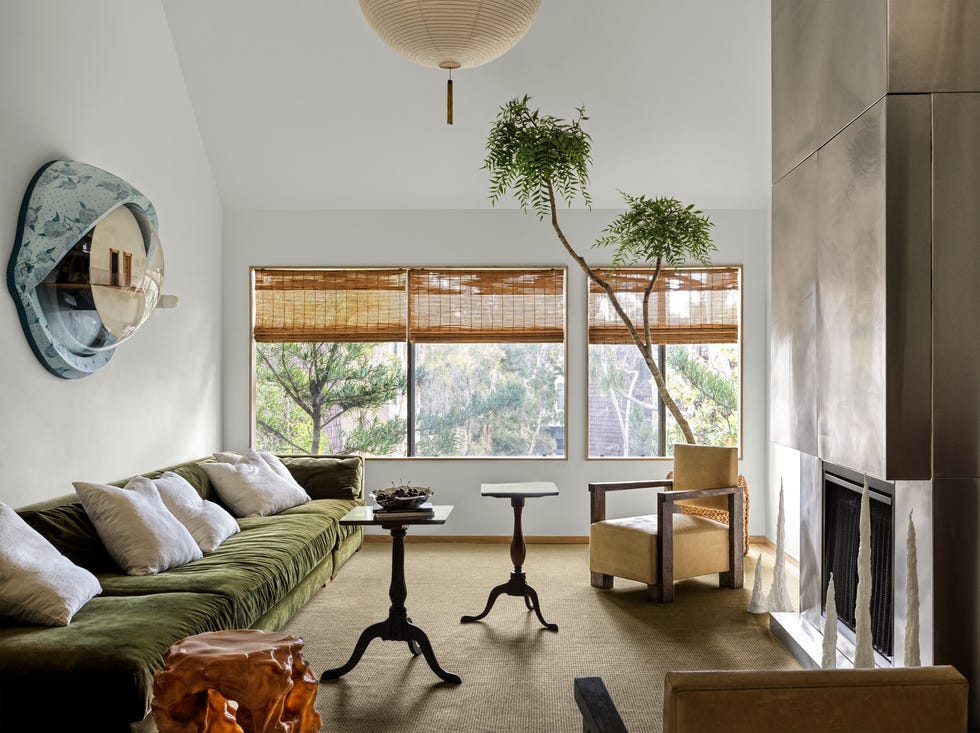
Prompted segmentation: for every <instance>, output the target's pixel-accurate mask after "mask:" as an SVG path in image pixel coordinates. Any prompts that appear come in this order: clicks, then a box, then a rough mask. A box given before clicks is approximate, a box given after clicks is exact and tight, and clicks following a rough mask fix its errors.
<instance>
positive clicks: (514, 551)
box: [459, 481, 558, 631]
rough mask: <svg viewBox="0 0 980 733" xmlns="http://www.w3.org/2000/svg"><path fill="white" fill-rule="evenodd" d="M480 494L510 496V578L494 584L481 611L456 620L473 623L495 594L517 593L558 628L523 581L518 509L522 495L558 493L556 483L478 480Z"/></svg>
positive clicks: (550, 627)
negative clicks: (503, 482) (509, 482)
mask: <svg viewBox="0 0 980 733" xmlns="http://www.w3.org/2000/svg"><path fill="white" fill-rule="evenodd" d="M480 494H481V495H483V496H490V497H498V498H502V499H510V505H511V506H512V507H513V508H514V534H513V536H512V538H511V541H510V559H511V562H512V563H513V564H514V569H513V570H512V571H511V574H510V580H508V581H507V582H506V583H502V584H501V585H498V586H497V587H496V588H494V589H493V590H491V591H490V597H489V598H487V605H486V607H485V608H484V609H483V611H482V613H480V614H478V615H476V616H463V617H462V618H461V619H460V620H459V621H460V623H463V624H469V623H473V622H474V621H479V620H480V619H481V618H485V617H486V615H487V614H488V613H490V609H491V608H493V604H494V603H496V601H497V598H499V597H500V596H501V595H503V594H507V595H509V596H519V597H522V598H524V605H525V606H527V609H528V610H529V611H534V612H535V613H536V614H537V616H538V621H540V622H541V625H542V626H544V627H545V628H546V629H548V631H558V624H552V623H549V622H547V621H545V620H544V616H542V615H541V604H540V602H539V601H538V593H537V591H535V590H534V588H532V587H531V586H530V585H528V583H527V578H526V577H525V575H524V567H523V566H524V559H525V558H526V557H527V544H526V543H525V542H524V531H523V530H522V529H521V513H522V512H523V510H524V501H525V499H529V498H535V497H539V496H558V487H557V486H555V485H554V484H553V483H551V482H550V481H532V482H525V483H518V484H480Z"/></svg>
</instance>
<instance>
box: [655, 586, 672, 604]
mask: <svg viewBox="0 0 980 733" xmlns="http://www.w3.org/2000/svg"><path fill="white" fill-rule="evenodd" d="M654 587H655V588H657V603H673V602H674V584H673V583H661V584H660V585H658V586H654Z"/></svg>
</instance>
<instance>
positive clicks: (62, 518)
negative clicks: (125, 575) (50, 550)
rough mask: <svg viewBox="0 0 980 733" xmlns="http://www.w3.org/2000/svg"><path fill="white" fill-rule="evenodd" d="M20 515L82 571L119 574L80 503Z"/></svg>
mask: <svg viewBox="0 0 980 733" xmlns="http://www.w3.org/2000/svg"><path fill="white" fill-rule="evenodd" d="M72 498H75V497H72ZM18 514H20V516H21V519H23V520H24V521H25V522H27V523H28V524H29V525H30V526H31V527H33V528H34V529H35V530H37V533H38V534H40V535H41V536H42V537H44V538H45V539H46V540H47V541H48V542H50V543H51V544H52V545H54V547H55V549H56V550H58V552H60V553H61V554H62V555H64V556H65V557H67V558H68V559H69V560H71V561H72V562H73V563H75V564H76V565H78V566H79V567H83V568H85V569H86V570H88V571H89V572H90V573H94V574H96V575H98V574H99V573H118V572H120V568H119V566H118V565H117V564H116V561H115V560H113V559H112V556H111V555H109V551H108V550H106V548H105V545H103V544H102V540H101V539H100V538H99V533H98V531H97V530H96V529H95V525H94V524H93V523H92V520H91V519H90V518H89V516H88V514H86V513H85V509H84V508H83V507H82V505H81V502H78V501H73V502H71V503H65V504H61V505H60V506H52V507H46V508H43V509H32V508H26V509H22V510H20V511H19V512H18Z"/></svg>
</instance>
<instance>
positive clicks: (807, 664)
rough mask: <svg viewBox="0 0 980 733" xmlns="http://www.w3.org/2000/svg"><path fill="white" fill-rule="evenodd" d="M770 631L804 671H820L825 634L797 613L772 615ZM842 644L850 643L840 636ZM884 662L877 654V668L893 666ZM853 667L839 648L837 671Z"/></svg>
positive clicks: (774, 613)
mask: <svg viewBox="0 0 980 733" xmlns="http://www.w3.org/2000/svg"><path fill="white" fill-rule="evenodd" d="M769 630H770V631H771V632H772V635H773V636H775V637H776V639H778V640H779V643H780V644H782V645H783V646H784V647H786V649H787V650H788V651H789V653H790V654H792V655H793V657H794V658H795V659H796V661H797V662H799V663H800V666H801V667H802V668H803V669H820V662H821V660H822V659H823V632H821V631H819V630H818V629H815V628H814V627H813V626H812V625H811V624H810V622H809V621H807V620H806V619H805V618H803V616H801V615H800V614H799V613H797V612H796V611H786V612H778V613H777V612H773V613H770V614H769ZM841 642H844V643H848V641H847V639H844V638H842V637H841V636H838V637H837V643H838V645H840V644H841ZM882 661H883V657H882V656H881V655H880V654H878V653H877V652H876V653H875V662H876V666H878V667H881V666H891V665H890V664H887V662H885V663H884V664H882ZM853 666H854V664H853V663H852V662H851V660H850V659H849V658H848V657H846V656H845V655H844V654H843V653H842V652H841V650H840V648H839V646H838V649H837V669H850V668H852V667H853Z"/></svg>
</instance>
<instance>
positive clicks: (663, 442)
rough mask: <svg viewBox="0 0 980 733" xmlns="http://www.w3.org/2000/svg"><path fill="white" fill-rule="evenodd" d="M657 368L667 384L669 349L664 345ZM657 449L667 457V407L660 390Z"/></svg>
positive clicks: (658, 352)
mask: <svg viewBox="0 0 980 733" xmlns="http://www.w3.org/2000/svg"><path fill="white" fill-rule="evenodd" d="M657 366H659V367H660V374H661V375H662V376H663V378H664V384H666V383H667V368H666V367H667V347H666V346H665V345H664V344H660V345H659V346H658V347H657ZM657 448H658V450H659V455H661V456H666V455H667V406H666V405H665V404H664V398H663V397H662V396H661V394H660V390H659V389H658V390H657Z"/></svg>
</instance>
